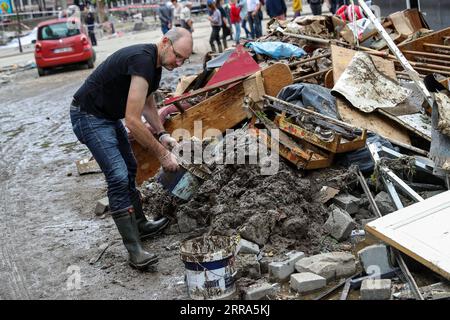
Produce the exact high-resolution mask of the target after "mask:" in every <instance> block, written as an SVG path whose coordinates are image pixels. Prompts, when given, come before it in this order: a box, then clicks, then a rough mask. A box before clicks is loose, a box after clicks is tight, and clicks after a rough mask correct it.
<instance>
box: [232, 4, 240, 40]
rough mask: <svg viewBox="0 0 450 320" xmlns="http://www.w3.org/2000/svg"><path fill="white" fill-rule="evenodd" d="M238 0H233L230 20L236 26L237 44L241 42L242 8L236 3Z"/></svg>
mask: <svg viewBox="0 0 450 320" xmlns="http://www.w3.org/2000/svg"><path fill="white" fill-rule="evenodd" d="M236 2H237V0H231V6H230V20H231V24H232V25H233V26H234V30H235V31H236V32H235V35H234V40H235V42H236V45H238V44H239V40H240V39H241V8H240V7H239V6H238V5H237V4H236Z"/></svg>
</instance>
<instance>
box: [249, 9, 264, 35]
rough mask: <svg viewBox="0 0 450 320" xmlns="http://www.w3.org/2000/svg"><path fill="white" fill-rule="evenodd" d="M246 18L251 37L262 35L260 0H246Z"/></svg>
mask: <svg viewBox="0 0 450 320" xmlns="http://www.w3.org/2000/svg"><path fill="white" fill-rule="evenodd" d="M247 10H248V13H247V18H248V23H249V24H250V34H251V35H250V37H251V39H255V38H259V37H261V36H262V29H261V21H260V20H259V19H260V15H259V11H260V10H261V2H260V1H259V0H247Z"/></svg>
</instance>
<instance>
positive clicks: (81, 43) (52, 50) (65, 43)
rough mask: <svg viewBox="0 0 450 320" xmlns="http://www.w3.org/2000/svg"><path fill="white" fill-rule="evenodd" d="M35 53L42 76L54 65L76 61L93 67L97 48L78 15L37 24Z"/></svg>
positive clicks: (58, 65) (63, 64) (64, 64)
mask: <svg viewBox="0 0 450 320" xmlns="http://www.w3.org/2000/svg"><path fill="white" fill-rule="evenodd" d="M37 28H38V30H37V40H36V42H35V51H34V57H35V60H36V65H37V69H38V73H39V76H43V75H45V74H46V73H47V70H48V69H50V68H54V67H60V66H66V65H70V64H75V63H84V64H87V66H88V67H89V68H93V67H94V62H95V51H94V49H93V48H92V44H91V40H90V39H89V36H88V32H87V30H86V27H85V26H84V25H82V24H81V23H80V21H79V20H78V19H76V18H62V19H55V20H48V21H44V22H41V23H40V24H39V25H38V26H37Z"/></svg>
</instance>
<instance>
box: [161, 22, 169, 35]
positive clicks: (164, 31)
mask: <svg viewBox="0 0 450 320" xmlns="http://www.w3.org/2000/svg"><path fill="white" fill-rule="evenodd" d="M169 30H170V29H169V25H168V24H163V23H162V24H161V31H162V33H163V34H166V33H167V31H169Z"/></svg>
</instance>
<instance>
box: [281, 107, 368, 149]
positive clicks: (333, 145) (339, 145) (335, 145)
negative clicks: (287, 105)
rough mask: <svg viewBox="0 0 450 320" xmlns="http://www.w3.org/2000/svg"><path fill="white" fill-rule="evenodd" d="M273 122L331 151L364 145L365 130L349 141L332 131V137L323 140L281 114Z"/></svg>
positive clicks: (296, 135)
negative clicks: (329, 139) (328, 139)
mask: <svg viewBox="0 0 450 320" xmlns="http://www.w3.org/2000/svg"><path fill="white" fill-rule="evenodd" d="M275 123H276V124H277V125H278V126H279V128H280V129H281V130H283V131H284V132H286V133H288V134H291V135H293V136H295V137H297V138H299V139H303V140H306V141H307V142H309V143H311V144H313V145H316V146H318V147H320V148H322V149H325V150H327V151H330V152H332V153H344V152H349V151H353V150H357V149H360V148H363V147H364V146H365V145H366V138H367V131H366V130H361V131H362V134H361V135H360V136H358V137H357V138H356V139H354V140H351V141H349V140H346V139H343V138H342V136H341V135H340V134H339V133H336V132H334V133H333V139H332V140H331V141H324V140H322V139H320V138H319V137H318V136H317V134H316V133H314V132H310V131H308V130H306V129H304V128H302V127H300V126H298V125H296V124H293V123H290V122H289V121H287V119H286V118H285V117H284V116H282V115H281V116H277V117H276V118H275Z"/></svg>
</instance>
